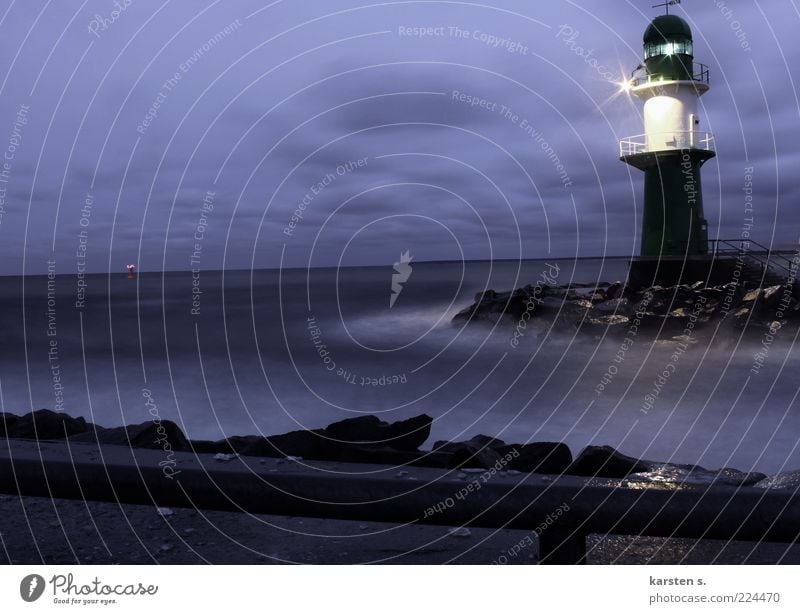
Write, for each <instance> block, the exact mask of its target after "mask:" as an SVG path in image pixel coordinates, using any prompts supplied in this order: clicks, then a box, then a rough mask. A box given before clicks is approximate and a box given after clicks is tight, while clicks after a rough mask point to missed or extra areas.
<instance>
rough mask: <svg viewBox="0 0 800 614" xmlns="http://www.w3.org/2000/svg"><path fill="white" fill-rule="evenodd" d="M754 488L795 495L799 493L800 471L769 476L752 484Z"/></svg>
mask: <svg viewBox="0 0 800 614" xmlns="http://www.w3.org/2000/svg"><path fill="white" fill-rule="evenodd" d="M754 486H755V487H756V488H772V489H775V490H788V491H792V492H794V493H795V494H796V493H798V492H800V471H789V472H787V473H779V474H778V475H771V476H769V477H766V478H764V479H763V480H761V481H759V482H756V484H754Z"/></svg>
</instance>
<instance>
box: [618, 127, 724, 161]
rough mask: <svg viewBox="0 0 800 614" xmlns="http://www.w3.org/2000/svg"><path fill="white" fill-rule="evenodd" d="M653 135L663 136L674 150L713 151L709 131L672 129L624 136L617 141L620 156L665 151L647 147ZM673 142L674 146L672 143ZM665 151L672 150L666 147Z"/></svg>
mask: <svg viewBox="0 0 800 614" xmlns="http://www.w3.org/2000/svg"><path fill="white" fill-rule="evenodd" d="M654 137H665V138H664V142H665V143H670V146H672V147H673V148H674V150H676V151H677V150H681V149H704V150H707V151H714V135H713V134H712V133H711V132H703V131H699V130H673V131H670V132H652V133H649V134H635V135H633V136H629V137H626V138H624V139H622V140H620V142H619V155H620V158H624V157H625V156H632V155H636V154H641V153H647V152H648V151H665V148H659V149H653V150H651V149H648V147H647V145H648V139H653V138H654ZM672 143H674V146H673V145H672ZM666 151H672V150H671V149H666Z"/></svg>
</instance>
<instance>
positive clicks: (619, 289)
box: [605, 281, 625, 301]
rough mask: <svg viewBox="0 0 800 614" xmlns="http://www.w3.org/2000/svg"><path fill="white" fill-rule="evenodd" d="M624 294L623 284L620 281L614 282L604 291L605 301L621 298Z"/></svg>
mask: <svg viewBox="0 0 800 614" xmlns="http://www.w3.org/2000/svg"><path fill="white" fill-rule="evenodd" d="M624 293H625V284H623V283H622V282H621V281H615V282H614V283H613V284H611V285H610V286H608V288H606V291H605V296H606V300H607V301H610V300H613V299H615V298H622V297H623V295H624Z"/></svg>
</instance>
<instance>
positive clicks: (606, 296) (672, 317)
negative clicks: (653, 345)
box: [453, 282, 800, 343]
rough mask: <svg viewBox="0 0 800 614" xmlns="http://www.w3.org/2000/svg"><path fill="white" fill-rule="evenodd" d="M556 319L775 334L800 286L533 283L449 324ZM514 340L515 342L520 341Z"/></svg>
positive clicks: (798, 314)
mask: <svg viewBox="0 0 800 614" xmlns="http://www.w3.org/2000/svg"><path fill="white" fill-rule="evenodd" d="M537 319H542V320H544V321H547V322H552V321H554V320H558V322H559V324H568V325H572V326H575V327H578V328H586V329H588V330H598V329H607V330H610V331H613V330H619V331H623V330H625V329H627V328H628V327H630V326H631V325H634V324H635V325H636V326H637V327H639V328H640V329H643V328H651V329H653V330H662V331H664V332H667V333H672V334H675V333H677V332H679V331H681V330H685V329H686V328H687V325H689V324H690V323H691V328H692V329H695V328H701V327H702V326H703V325H706V324H709V323H710V324H715V323H720V322H722V321H728V322H731V323H733V324H734V325H735V326H737V327H740V328H745V327H747V328H748V329H757V330H759V331H762V332H763V331H765V330H766V331H777V330H778V329H780V328H781V327H783V326H787V325H790V324H795V325H796V324H797V323H798V322H800V285H797V284H794V283H787V284H785V285H776V286H770V287H767V288H754V287H749V286H748V285H747V284H736V283H729V284H725V285H721V286H706V285H705V284H704V283H703V282H697V283H695V284H692V285H686V284H684V285H679V286H671V287H662V286H651V287H649V288H634V287H631V286H626V285H625V284H624V283H622V282H615V283H611V284H609V283H601V284H569V285H546V284H541V283H538V282H537V284H536V285H527V286H525V287H523V288H517V289H516V290H513V291H510V292H495V291H494V290H487V291H485V292H479V293H478V294H476V295H475V299H474V303H473V304H472V305H470V306H469V307H467V308H466V309H464V310H462V311H460V312H459V313H458V314H456V315H455V316H454V318H453V323H454V324H465V323H475V322H484V323H491V324H496V323H499V322H502V321H505V322H507V323H508V324H509V325H510V326H512V327H513V326H515V325H516V327H517V328H518V329H525V328H527V326H528V324H529V323H530V322H531V321H532V320H537ZM522 336H523V335H522V334H520V335H519V336H516V335H515V337H514V339H512V343H513V342H514V341H517V342H518V339H519V337H522Z"/></svg>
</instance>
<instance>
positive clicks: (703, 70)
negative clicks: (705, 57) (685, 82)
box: [629, 62, 709, 87]
mask: <svg viewBox="0 0 800 614" xmlns="http://www.w3.org/2000/svg"><path fill="white" fill-rule="evenodd" d="M655 76H656V75H648V74H639V75H638V76H636V75H634V76H633V77H632V78H631V80H630V81H629V83H630V86H631V87H637V86H639V85H645V84H646V83H658V82H659V81H661V80H662V79H654V78H653V77H655ZM708 80H709V72H708V66H706V65H705V64H701V63H700V62H693V63H692V81H699V82H700V83H705V84H706V85H708Z"/></svg>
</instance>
